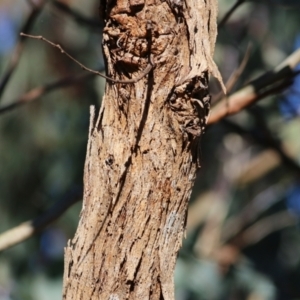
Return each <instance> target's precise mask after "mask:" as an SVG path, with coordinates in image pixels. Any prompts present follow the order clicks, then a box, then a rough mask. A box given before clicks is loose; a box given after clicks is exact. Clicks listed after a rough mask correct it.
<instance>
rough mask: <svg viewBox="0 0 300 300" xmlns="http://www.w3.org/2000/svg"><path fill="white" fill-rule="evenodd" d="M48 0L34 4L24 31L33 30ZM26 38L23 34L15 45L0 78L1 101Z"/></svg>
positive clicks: (23, 28)
mask: <svg viewBox="0 0 300 300" xmlns="http://www.w3.org/2000/svg"><path fill="white" fill-rule="evenodd" d="M46 2H47V1H40V2H39V3H38V4H35V5H34V6H32V11H31V13H30V15H29V16H28V18H27V20H26V22H25V24H24V25H23V27H22V31H24V32H30V31H31V28H32V26H33V24H34V22H35V20H36V18H37V17H38V15H39V14H40V12H41V11H42V9H43V7H44V5H45V4H46ZM24 40H25V38H24V36H21V37H20V39H19V41H18V43H17V45H16V46H15V48H14V50H13V53H12V55H11V58H10V61H9V63H8V67H7V69H6V72H5V73H4V75H3V76H2V77H1V79H0V101H1V96H2V94H3V92H4V90H5V87H6V85H7V83H8V82H9V80H10V78H11V76H12V74H13V73H14V71H15V69H16V67H17V66H18V64H19V61H20V57H21V54H22V52H23V48H24Z"/></svg>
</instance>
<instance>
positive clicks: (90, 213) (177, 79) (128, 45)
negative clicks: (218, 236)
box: [63, 0, 218, 300]
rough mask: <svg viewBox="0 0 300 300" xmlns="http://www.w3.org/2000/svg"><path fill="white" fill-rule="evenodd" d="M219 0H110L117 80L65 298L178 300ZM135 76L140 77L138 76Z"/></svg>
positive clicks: (101, 124) (92, 148)
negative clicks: (178, 267) (178, 270)
mask: <svg viewBox="0 0 300 300" xmlns="http://www.w3.org/2000/svg"><path fill="white" fill-rule="evenodd" d="M216 2H217V1H216V0H185V1H184V0H167V1H161V0H117V1H111V0H107V2H106V7H105V18H106V26H105V28H104V34H103V47H104V53H105V57H106V61H107V73H108V75H109V76H111V77H113V78H115V79H118V80H128V79H134V78H141V77H142V75H143V74H144V73H143V72H145V70H146V71H149V70H150V69H151V71H150V72H145V73H147V74H146V75H145V76H144V77H143V78H141V79H140V80H139V81H138V82H136V83H120V82H111V81H109V82H107V84H106V91H105V96H104V98H103V103H102V107H101V110H100V112H99V115H98V116H95V112H94V110H93V109H92V110H91V121H90V132H89V142H88V147H87V157H86V164H85V175H84V202H83V208H82V212H81V219H80V223H79V226H78V229H77V232H76V234H75V237H74V238H73V240H72V241H70V242H69V244H68V247H67V248H66V252H65V272H64V292H63V298H64V299H68V300H75V299H88V300H90V299H101V300H102V299H103V300H105V299H111V300H113V299H114V300H117V299H174V286H173V273H174V268H175V261H176V256H177V253H178V250H179V248H180V246H181V242H182V238H183V234H184V230H185V221H186V211H187V204H188V199H189V197H190V194H191V189H192V186H193V183H194V179H195V175H196V170H197V168H198V154H199V151H198V147H199V139H200V136H201V134H202V133H203V130H204V127H205V123H206V118H207V114H208V110H209V99H210V98H209V95H208V73H209V72H212V73H213V74H214V75H215V76H217V77H218V72H217V70H216V68H215V65H214V63H213V60H212V55H213V50H214V43H215V38H216V10H217V8H216V5H217V4H216ZM132 81H134V80H132Z"/></svg>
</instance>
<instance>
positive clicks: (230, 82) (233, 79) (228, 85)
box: [212, 43, 252, 105]
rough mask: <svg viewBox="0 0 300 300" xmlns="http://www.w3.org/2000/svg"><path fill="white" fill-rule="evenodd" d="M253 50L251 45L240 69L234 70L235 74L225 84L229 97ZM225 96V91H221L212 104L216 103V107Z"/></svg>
mask: <svg viewBox="0 0 300 300" xmlns="http://www.w3.org/2000/svg"><path fill="white" fill-rule="evenodd" d="M251 48H252V45H251V44H250V43H249V44H248V46H247V49H246V52H245V54H244V57H243V59H242V61H241V63H240V65H239V67H238V68H237V69H236V70H234V72H233V73H232V74H231V75H230V77H229V79H228V80H227V82H226V84H225V87H226V91H227V95H228V94H229V93H230V92H231V90H232V89H233V87H234V85H235V84H236V82H237V81H238V79H239V78H240V76H241V74H242V73H243V72H244V70H245V67H246V65H247V63H248V60H249V57H250V54H251ZM223 95H224V93H223V91H220V93H218V94H217V95H216V96H214V97H213V100H212V103H214V105H215V104H216V103H217V102H219V101H220V100H221V97H222V96H223Z"/></svg>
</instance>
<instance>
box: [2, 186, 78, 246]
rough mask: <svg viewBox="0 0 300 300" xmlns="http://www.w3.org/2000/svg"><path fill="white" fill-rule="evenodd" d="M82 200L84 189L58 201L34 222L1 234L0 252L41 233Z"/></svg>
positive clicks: (68, 194)
mask: <svg viewBox="0 0 300 300" xmlns="http://www.w3.org/2000/svg"><path fill="white" fill-rule="evenodd" d="M80 199H82V188H80V189H79V190H72V191H70V192H69V193H67V195H66V196H65V197H64V198H63V199H62V200H60V201H57V202H56V203H55V204H54V205H53V206H52V207H51V208H50V209H49V210H47V211H46V212H44V213H43V214H42V215H41V216H39V217H37V218H35V219H34V220H32V221H27V222H24V223H22V224H20V225H18V226H16V227H15V228H12V229H10V230H7V231H5V232H4V233H2V234H0V251H3V250H5V249H8V248H10V247H12V246H15V245H17V244H19V243H21V242H23V241H25V240H27V239H28V238H30V237H31V236H33V235H34V234H35V233H36V232H39V231H41V230H42V229H44V228H45V227H46V226H48V225H49V224H51V223H53V222H54V221H55V220H56V219H58V218H59V217H60V216H61V215H62V214H63V213H64V212H65V211H66V210H67V209H68V208H69V207H71V206H72V205H73V204H75V203H76V202H78V201H79V200H80Z"/></svg>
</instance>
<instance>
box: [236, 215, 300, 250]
mask: <svg viewBox="0 0 300 300" xmlns="http://www.w3.org/2000/svg"><path fill="white" fill-rule="evenodd" d="M298 222H299V221H298V219H297V217H296V216H295V215H292V214H291V213H289V212H288V211H281V212H279V213H275V214H273V215H271V216H268V217H265V218H264V219H262V220H260V221H258V222H256V223H255V224H254V225H252V226H251V227H249V228H248V229H246V230H245V231H244V232H243V233H242V234H241V240H240V242H241V245H240V246H241V247H246V246H249V245H253V244H256V243H258V242H259V241H260V240H262V239H263V238H265V237H266V236H268V235H269V234H271V233H272V232H274V231H278V230H282V229H284V228H286V227H291V226H295V225H297V224H298Z"/></svg>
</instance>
